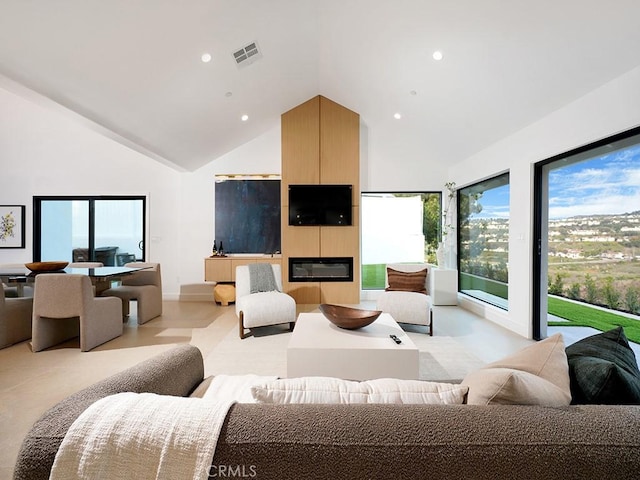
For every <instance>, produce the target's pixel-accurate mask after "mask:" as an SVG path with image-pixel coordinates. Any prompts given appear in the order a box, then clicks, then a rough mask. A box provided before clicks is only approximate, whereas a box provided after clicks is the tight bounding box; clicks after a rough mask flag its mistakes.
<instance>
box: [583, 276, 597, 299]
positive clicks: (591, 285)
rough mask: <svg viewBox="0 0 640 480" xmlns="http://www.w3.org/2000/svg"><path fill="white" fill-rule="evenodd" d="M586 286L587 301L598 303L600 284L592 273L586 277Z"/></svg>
mask: <svg viewBox="0 0 640 480" xmlns="http://www.w3.org/2000/svg"><path fill="white" fill-rule="evenodd" d="M584 286H585V289H586V291H587V299H586V300H587V303H591V304H594V305H595V304H596V303H598V286H597V285H596V281H595V280H594V279H593V277H592V276H591V275H589V274H588V273H587V275H585V277H584Z"/></svg>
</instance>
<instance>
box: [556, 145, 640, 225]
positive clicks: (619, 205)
mask: <svg viewBox="0 0 640 480" xmlns="http://www.w3.org/2000/svg"><path fill="white" fill-rule="evenodd" d="M637 210H640V145H635V146H632V147H629V148H626V149H623V150H618V151H615V152H612V153H610V154H606V155H602V156H599V157H596V158H593V159H590V160H586V161H583V162H579V163H575V164H573V165H568V166H565V167H561V168H557V169H555V170H551V171H550V172H549V218H550V219H560V218H569V217H573V216H576V215H605V214H620V213H629V212H633V211H637Z"/></svg>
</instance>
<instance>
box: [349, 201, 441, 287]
mask: <svg viewBox="0 0 640 480" xmlns="http://www.w3.org/2000/svg"><path fill="white" fill-rule="evenodd" d="M441 198H442V194H441V193H440V192H398V193H390V192H377V193H376V192H366V193H364V192H363V193H362V196H361V212H362V288H363V289H364V290H381V289H384V287H385V265H386V264H388V263H411V262H425V261H426V262H430V263H435V261H436V257H435V252H436V248H437V247H438V238H439V236H440V222H441V220H440V218H441V215H442V206H441V204H442V201H441Z"/></svg>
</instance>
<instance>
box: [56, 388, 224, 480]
mask: <svg viewBox="0 0 640 480" xmlns="http://www.w3.org/2000/svg"><path fill="white" fill-rule="evenodd" d="M233 403H234V400H232V399H228V400H226V399H225V400H220V399H201V398H183V397H171V396H163V395H155V394H152V393H140V394H138V393H119V394H117V395H111V396H109V397H106V398H103V399H101V400H98V401H97V402H96V403H94V404H93V405H91V406H90V407H89V408H88V409H87V410H85V411H84V412H83V413H82V414H81V415H80V416H79V417H78V419H77V420H76V421H75V422H74V423H73V424H72V425H71V428H70V429H69V431H68V432H67V434H66V436H65V438H64V440H63V441H62V445H61V446H60V449H59V450H58V453H57V455H56V458H55V461H54V464H53V468H52V470H51V476H50V477H49V478H50V479H51V480H69V479H72V478H74V479H75V478H77V479H100V480H104V479H116V478H131V479H135V480H147V479H154V480H155V479H158V480H161V479H164V480H180V479H194V480H195V479H198V480H206V479H207V478H208V474H209V469H210V466H211V461H212V459H213V454H214V453H215V449H216V444H217V441H218V436H219V433H220V429H221V428H222V424H223V423H224V419H225V417H226V415H227V412H228V410H229V408H230V406H231V405H232V404H233Z"/></svg>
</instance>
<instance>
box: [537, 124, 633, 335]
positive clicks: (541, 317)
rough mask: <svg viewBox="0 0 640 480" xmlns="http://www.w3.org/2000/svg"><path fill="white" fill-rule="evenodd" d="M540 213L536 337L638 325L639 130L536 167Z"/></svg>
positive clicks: (538, 219) (538, 223)
mask: <svg viewBox="0 0 640 480" xmlns="http://www.w3.org/2000/svg"><path fill="white" fill-rule="evenodd" d="M534 208H535V221H534V235H535V237H534V238H535V239H536V242H535V249H534V252H533V255H534V291H533V305H534V312H533V319H534V324H533V331H534V337H535V338H538V339H539V338H544V337H546V336H547V326H563V327H564V326H590V327H593V328H600V327H599V324H598V322H597V321H595V320H602V319H603V318H604V317H605V316H606V317H607V318H614V317H611V315H617V316H618V317H619V318H618V319H614V320H613V322H614V324H623V322H626V321H627V320H628V319H629V318H632V319H636V320H637V318H638V317H637V316H638V315H639V314H640V263H639V262H638V260H640V128H636V129H634V130H631V131H629V132H626V133H623V134H620V135H616V136H614V137H610V138H607V139H604V140H602V141H599V142H596V143H594V144H591V145H587V146H585V147H581V148H579V149H576V150H573V151H570V152H567V153H565V154H562V155H558V156H556V157H553V158H550V159H548V160H545V161H543V162H540V163H539V164H537V165H536V166H535V202H534ZM629 315H631V317H629ZM590 317H594V321H593V322H592V321H591V320H589V318H590ZM604 328H606V327H604Z"/></svg>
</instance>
